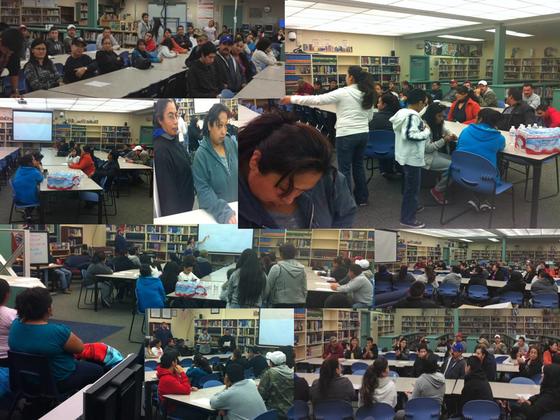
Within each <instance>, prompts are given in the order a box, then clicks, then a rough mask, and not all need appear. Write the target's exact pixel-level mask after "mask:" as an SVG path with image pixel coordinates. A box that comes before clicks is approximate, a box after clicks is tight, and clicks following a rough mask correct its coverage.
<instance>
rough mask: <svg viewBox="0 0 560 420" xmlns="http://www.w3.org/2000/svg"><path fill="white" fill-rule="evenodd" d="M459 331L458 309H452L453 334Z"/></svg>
mask: <svg viewBox="0 0 560 420" xmlns="http://www.w3.org/2000/svg"><path fill="white" fill-rule="evenodd" d="M458 332H459V309H453V335H454V336H455V335H457V333H458Z"/></svg>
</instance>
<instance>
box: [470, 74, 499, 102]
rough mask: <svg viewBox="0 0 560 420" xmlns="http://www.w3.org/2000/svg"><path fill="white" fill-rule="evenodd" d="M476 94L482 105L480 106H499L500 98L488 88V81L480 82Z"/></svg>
mask: <svg viewBox="0 0 560 420" xmlns="http://www.w3.org/2000/svg"><path fill="white" fill-rule="evenodd" d="M474 93H475V94H476V96H477V98H478V99H479V101H478V103H479V104H480V106H484V107H497V106H498V97H497V96H496V93H494V91H493V90H492V89H490V88H489V87H488V82H487V81H486V80H481V81H480V82H478V85H477V87H476V89H475V90H474Z"/></svg>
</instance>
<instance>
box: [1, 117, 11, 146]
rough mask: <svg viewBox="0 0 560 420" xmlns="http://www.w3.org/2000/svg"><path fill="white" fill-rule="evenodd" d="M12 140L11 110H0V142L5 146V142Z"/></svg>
mask: <svg viewBox="0 0 560 420" xmlns="http://www.w3.org/2000/svg"><path fill="white" fill-rule="evenodd" d="M12 139H13V124H12V110H11V109H7V108H2V109H0V142H1V143H2V144H3V145H4V146H7V142H9V141H12Z"/></svg>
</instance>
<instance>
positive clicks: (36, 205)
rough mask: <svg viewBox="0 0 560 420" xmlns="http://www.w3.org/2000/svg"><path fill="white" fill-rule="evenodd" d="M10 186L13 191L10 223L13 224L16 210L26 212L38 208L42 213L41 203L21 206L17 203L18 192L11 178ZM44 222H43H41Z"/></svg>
mask: <svg viewBox="0 0 560 420" xmlns="http://www.w3.org/2000/svg"><path fill="white" fill-rule="evenodd" d="M8 184H9V185H10V188H11V190H12V207H11V208H10V217H9V219H8V223H12V222H13V220H12V217H13V213H14V210H23V211H25V209H34V208H38V209H39V211H40V206H41V203H39V202H37V203H31V204H21V203H18V202H17V201H16V190H15V188H14V184H13V180H12V179H11V178H10V180H9V181H8ZM41 222H42V221H41Z"/></svg>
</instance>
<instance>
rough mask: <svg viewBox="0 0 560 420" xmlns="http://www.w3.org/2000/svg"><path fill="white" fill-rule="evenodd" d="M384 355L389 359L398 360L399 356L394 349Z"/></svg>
mask: <svg viewBox="0 0 560 420" xmlns="http://www.w3.org/2000/svg"><path fill="white" fill-rule="evenodd" d="M383 357H384V358H385V359H387V360H396V359H397V356H396V355H395V352H394V351H388V352H387V353H385V354H384V355H383Z"/></svg>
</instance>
